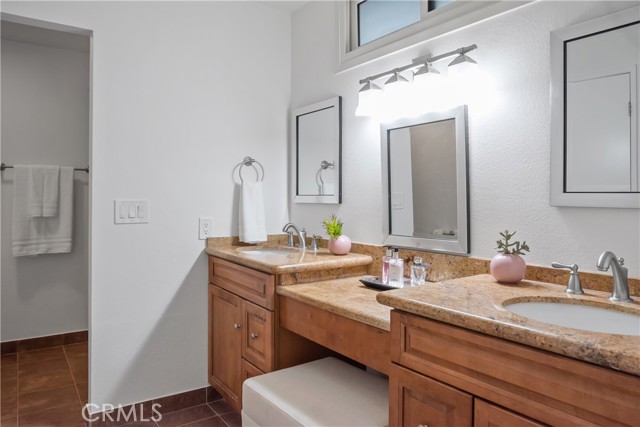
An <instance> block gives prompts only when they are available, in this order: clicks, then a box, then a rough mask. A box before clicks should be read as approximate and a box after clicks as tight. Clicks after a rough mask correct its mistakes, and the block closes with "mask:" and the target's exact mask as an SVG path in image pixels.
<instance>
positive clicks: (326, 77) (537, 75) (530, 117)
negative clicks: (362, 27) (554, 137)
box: [291, 1, 640, 277]
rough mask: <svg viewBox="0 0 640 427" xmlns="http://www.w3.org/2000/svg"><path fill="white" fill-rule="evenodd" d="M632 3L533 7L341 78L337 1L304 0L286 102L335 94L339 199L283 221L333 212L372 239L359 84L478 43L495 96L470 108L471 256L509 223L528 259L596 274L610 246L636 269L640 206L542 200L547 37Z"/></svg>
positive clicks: (307, 221) (367, 138)
mask: <svg viewBox="0 0 640 427" xmlns="http://www.w3.org/2000/svg"><path fill="white" fill-rule="evenodd" d="M634 5H637V2H627V3H613V2H590V1H585V2H578V1H577V2H557V1H549V2H535V3H533V4H530V5H528V6H525V7H522V8H520V9H516V10H514V11H512V12H508V13H506V14H503V15H501V16H498V17H495V18H493V19H490V20H488V21H485V22H481V23H478V24H476V25H472V26H469V27H467V28H464V29H462V30H459V31H456V32H454V33H451V34H449V35H446V36H443V37H439V38H437V39H434V40H431V41H428V42H426V43H423V44H422V45H419V46H415V47H412V48H409V49H406V50H404V51H402V52H398V53H396V54H394V55H390V56H389V57H386V58H384V59H381V60H378V61H374V62H371V63H369V64H366V65H363V66H360V67H357V68H355V69H352V70H348V71H345V72H342V73H340V74H335V70H336V69H337V60H338V53H337V46H338V41H337V35H338V23H337V16H338V13H337V7H338V3H336V2H311V3H309V4H307V5H306V6H304V7H303V8H301V9H299V10H298V11H296V12H294V15H293V30H292V31H293V50H292V52H293V53H292V88H291V90H292V100H291V106H292V107H293V108H297V107H300V106H303V105H306V104H310V103H313V102H316V101H318V100H321V99H325V98H327V97H328V96H334V95H341V96H342V97H343V104H342V105H343V180H344V181H343V196H344V197H343V204H342V205H341V206H339V207H336V206H329V205H327V206H322V207H318V206H316V205H311V206H305V205H292V206H291V220H292V221H293V222H295V223H296V224H299V225H303V226H306V227H307V229H308V230H309V232H310V233H318V232H320V231H321V228H320V221H321V219H322V218H323V217H325V216H327V215H328V214H329V213H331V212H334V211H335V212H336V213H337V214H338V215H339V216H340V218H341V219H343V220H344V223H345V227H344V231H345V234H347V235H349V236H350V237H351V238H352V239H353V240H354V241H357V242H364V243H372V244H380V243H381V242H382V215H381V213H380V209H382V208H383V205H382V197H381V190H380V185H381V178H380V166H379V165H380V149H379V147H380V137H379V127H378V123H376V122H375V121H374V120H373V119H371V118H364V117H356V116H355V115H354V112H355V109H356V106H357V105H356V104H357V93H358V90H359V86H360V85H359V84H358V80H359V79H361V78H364V77H366V76H369V75H373V74H376V73H379V72H383V71H386V70H390V69H393V68H394V67H397V66H401V65H405V64H407V63H410V62H411V59H413V58H416V57H418V56H421V55H424V54H426V53H432V54H439V53H443V52H447V51H450V50H452V49H456V48H458V47H461V46H466V45H469V44H472V43H476V44H477V45H478V46H479V49H478V51H474V52H473V55H471V56H472V57H473V58H474V59H477V60H478V62H479V64H480V66H481V67H482V69H483V71H484V72H485V74H486V75H488V76H490V77H491V78H492V79H493V83H494V86H495V91H494V93H492V94H491V95H492V96H490V97H489V98H486V99H484V100H482V101H481V102H477V103H474V104H470V105H469V156H470V159H469V173H470V176H469V182H470V209H471V255H472V256H475V257H479V258H491V257H492V256H493V255H494V253H495V250H494V246H495V241H496V239H497V237H498V235H497V234H498V232H499V231H502V230H504V229H506V228H508V229H509V230H512V231H513V230H517V232H518V234H517V236H516V237H518V238H520V239H525V240H526V241H527V243H529V246H530V247H531V248H532V253H531V254H529V255H527V256H526V260H527V262H529V263H530V264H538V265H546V266H548V265H549V264H550V263H551V262H552V261H562V262H568V263H574V262H575V263H577V264H579V265H580V268H581V270H585V271H595V270H596V269H595V263H596V261H597V259H598V256H599V254H600V253H601V252H603V251H604V250H612V251H614V252H615V253H616V254H617V255H618V256H621V257H624V258H625V260H626V265H627V266H628V267H629V272H630V275H632V276H636V277H637V276H640V211H639V210H633V209H597V208H557V207H550V206H549V173H550V172H549V120H550V99H549V79H550V77H549V33H550V31H552V30H554V29H557V28H562V27H565V26H568V25H572V24H575V23H578V22H582V21H585V20H588V19H592V18H595V17H598V16H601V15H606V14H608V13H612V12H615V11H617V10H622V9H625V8H628V7H631V6H634Z"/></svg>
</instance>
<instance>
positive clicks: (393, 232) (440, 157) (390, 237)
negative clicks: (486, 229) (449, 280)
mask: <svg viewBox="0 0 640 427" xmlns="http://www.w3.org/2000/svg"><path fill="white" fill-rule="evenodd" d="M467 139H468V138H467V109H466V106H460V107H456V108H454V109H452V110H450V111H444V112H437V113H429V114H425V115H422V116H417V117H412V118H403V119H400V120H396V121H393V122H390V123H384V124H382V125H381V141H382V189H383V206H384V209H383V210H384V213H385V215H384V229H383V232H384V244H385V245H392V246H399V247H406V248H413V249H419V250H427V251H434V252H444V253H451V254H461V255H468V254H469V252H470V242H469V235H470V233H469V193H468V154H467V151H468V150H467Z"/></svg>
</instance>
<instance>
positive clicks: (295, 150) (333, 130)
mask: <svg viewBox="0 0 640 427" xmlns="http://www.w3.org/2000/svg"><path fill="white" fill-rule="evenodd" d="M341 101H342V99H341V97H339V96H337V97H335V98H331V99H328V100H326V101H322V102H318V103H315V104H313V105H309V106H306V107H302V108H298V109H296V110H294V111H293V113H292V117H291V123H292V129H291V135H292V147H291V151H292V156H291V160H292V163H291V171H292V172H291V176H292V180H291V192H292V194H293V201H294V203H342V182H341V175H342V173H341V172H342V169H341V168H342V161H341V160H342V159H341V148H342V147H341V145H342V141H341V108H342V106H341V104H342V103H341Z"/></svg>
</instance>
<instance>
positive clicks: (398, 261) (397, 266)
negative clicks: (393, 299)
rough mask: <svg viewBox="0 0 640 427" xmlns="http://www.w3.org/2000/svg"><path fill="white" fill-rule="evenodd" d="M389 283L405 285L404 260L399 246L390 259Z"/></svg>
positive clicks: (398, 285)
mask: <svg viewBox="0 0 640 427" xmlns="http://www.w3.org/2000/svg"><path fill="white" fill-rule="evenodd" d="M389 285H391V286H397V287H402V286H403V285H404V260H403V259H402V258H400V254H399V253H398V249H397V248H396V249H394V251H393V258H391V259H390V260H389Z"/></svg>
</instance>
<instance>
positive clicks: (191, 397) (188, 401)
mask: <svg viewBox="0 0 640 427" xmlns="http://www.w3.org/2000/svg"><path fill="white" fill-rule="evenodd" d="M153 403H157V404H159V405H160V407H159V408H158V411H159V412H161V413H163V414H166V413H168V412H175V411H179V410H181V409H185V408H190V407H192V406H197V405H202V404H205V403H207V389H206V388H201V389H198V390H192V391H188V392H185V393H180V394H178V395H174V396H168V397H162V398H160V399H154V400H153ZM213 415H215V414H213Z"/></svg>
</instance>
